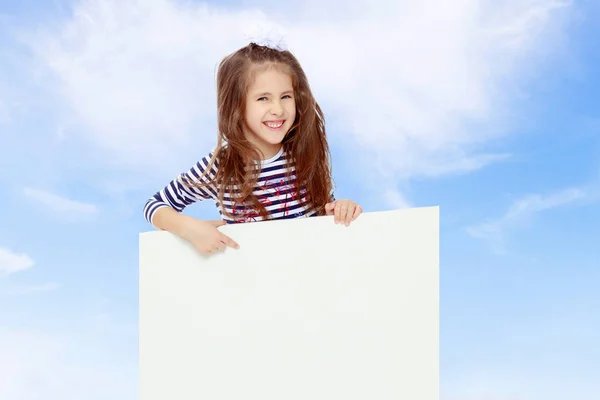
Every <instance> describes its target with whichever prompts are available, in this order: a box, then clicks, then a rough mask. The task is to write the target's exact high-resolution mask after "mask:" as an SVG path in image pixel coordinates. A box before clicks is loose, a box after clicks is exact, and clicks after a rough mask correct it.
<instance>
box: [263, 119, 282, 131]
mask: <svg viewBox="0 0 600 400" xmlns="http://www.w3.org/2000/svg"><path fill="white" fill-rule="evenodd" d="M284 122H285V121H284V120H282V121H267V122H263V124H264V125H265V126H266V127H267V128H269V129H271V130H274V131H276V130H279V129H281V127H282V126H283V123H284Z"/></svg>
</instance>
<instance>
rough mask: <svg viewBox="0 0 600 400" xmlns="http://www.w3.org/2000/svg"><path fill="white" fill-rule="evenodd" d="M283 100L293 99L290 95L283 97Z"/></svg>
mask: <svg viewBox="0 0 600 400" xmlns="http://www.w3.org/2000/svg"><path fill="white" fill-rule="evenodd" d="M283 98H284V99H285V98H288V99H291V98H292V96H290V95H289V94H286V95H285V96H283Z"/></svg>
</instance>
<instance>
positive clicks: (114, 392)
mask: <svg viewBox="0 0 600 400" xmlns="http://www.w3.org/2000/svg"><path fill="white" fill-rule="evenodd" d="M90 339H91V338H88V340H90ZM94 339H98V338H94ZM101 342H102V340H100V339H98V340H97V341H96V342H94V345H95V346H99V345H100V344H103V343H101ZM92 349H93V346H92V343H86V342H81V338H80V337H78V336H77V335H74V334H72V333H71V334H69V335H66V334H50V333H44V332H38V331H31V330H16V329H11V328H7V327H2V326H0V398H2V399H6V400H17V399H19V400H34V399H42V398H43V399H45V400H59V399H60V400H78V399H90V400H105V399H115V400H120V399H123V400H125V399H131V398H134V397H136V394H137V393H136V385H135V379H136V377H135V371H136V369H135V363H131V362H130V360H124V359H122V358H121V357H116V356H115V357H112V356H110V357H107V356H106V354H104V355H103V354H102V353H101V351H96V352H95V351H94V350H92ZM82 354H83V355H84V356H83V357H85V361H82V360H81V359H80V357H82V356H81V355H82Z"/></svg>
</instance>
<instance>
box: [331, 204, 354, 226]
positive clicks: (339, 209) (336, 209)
mask: <svg viewBox="0 0 600 400" xmlns="http://www.w3.org/2000/svg"><path fill="white" fill-rule="evenodd" d="M325 212H326V213H327V215H334V216H335V217H334V220H335V223H336V224H339V223H343V224H344V225H346V226H348V225H350V223H351V222H352V221H354V220H356V218H358V216H359V215H360V214H361V213H362V208H361V207H360V206H359V205H358V204H356V203H355V202H353V201H352V200H336V201H334V202H332V203H328V204H326V205H325Z"/></svg>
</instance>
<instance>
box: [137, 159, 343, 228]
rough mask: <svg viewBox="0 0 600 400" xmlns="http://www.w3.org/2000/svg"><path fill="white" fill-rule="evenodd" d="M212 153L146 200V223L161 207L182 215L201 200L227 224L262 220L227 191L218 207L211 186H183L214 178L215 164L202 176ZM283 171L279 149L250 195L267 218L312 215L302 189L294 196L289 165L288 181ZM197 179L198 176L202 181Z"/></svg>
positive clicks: (266, 162) (265, 162)
mask: <svg viewBox="0 0 600 400" xmlns="http://www.w3.org/2000/svg"><path fill="white" fill-rule="evenodd" d="M212 154H213V153H210V154H209V155H208V156H206V157H204V158H202V159H201V160H200V161H198V162H197V163H196V164H195V165H194V166H193V167H192V168H190V169H189V170H188V171H187V172H184V173H183V174H181V175H179V176H178V177H177V178H175V179H174V180H172V181H171V182H170V183H169V184H168V185H167V186H165V187H164V188H163V189H162V190H160V191H158V192H157V193H156V194H155V195H154V196H152V197H151V198H150V199H148V201H147V202H146V205H145V206H144V218H145V219H146V221H148V222H149V223H150V224H152V225H153V222H152V218H153V216H154V214H155V213H156V210H158V209H159V208H161V207H171V208H173V209H174V210H175V211H177V212H182V211H183V210H184V208H186V207H187V206H189V205H190V204H192V203H194V202H198V201H202V200H212V201H213V202H214V204H215V206H216V207H217V210H218V211H219V214H220V215H221V218H222V219H223V220H224V221H225V222H227V223H240V222H255V221H261V220H263V218H262V216H261V215H260V214H259V212H258V211H257V210H255V209H253V208H252V207H251V206H250V205H243V204H239V203H237V202H235V199H234V200H233V201H232V199H231V194H230V193H229V192H228V191H227V190H226V191H225V194H224V198H223V204H220V201H219V198H218V193H219V190H218V187H216V186H215V184H214V183H211V184H210V185H207V186H203V187H195V186H191V185H189V184H186V182H189V183H203V184H206V183H207V182H209V181H210V180H211V179H213V178H214V176H215V174H216V168H218V163H217V162H216V161H215V163H213V165H212V167H211V170H210V173H208V174H206V175H207V176H208V177H207V176H202V174H203V173H204V171H205V170H206V168H208V165H209V162H210V159H211V157H212ZM286 172H287V168H286V153H285V152H284V151H283V147H282V148H281V149H280V150H279V152H278V153H277V154H276V155H275V156H273V157H271V158H270V159H267V160H262V161H261V172H260V175H259V177H258V183H257V186H256V187H255V188H254V191H253V194H254V195H255V196H256V197H257V198H258V200H259V201H260V202H261V203H262V204H263V205H264V206H265V208H266V210H267V211H268V212H269V214H270V216H271V219H288V218H299V217H310V216H314V215H315V214H316V213H315V211H314V210H309V209H308V205H307V198H306V195H307V194H306V190H304V189H303V190H301V191H300V193H299V196H297V194H298V187H297V184H296V179H295V178H296V176H295V174H294V165H293V163H292V164H291V166H290V172H291V173H290V179H289V180H288V178H287V174H286ZM200 177H202V180H201V179H200ZM186 179H187V180H186ZM236 191H237V186H234V192H236ZM297 197H298V198H297ZM332 201H333V197H332ZM222 207H225V210H226V211H227V212H228V213H229V214H233V215H234V216H235V217H236V218H235V219H232V218H231V217H229V216H228V215H225V214H224V213H223V208H222Z"/></svg>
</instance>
